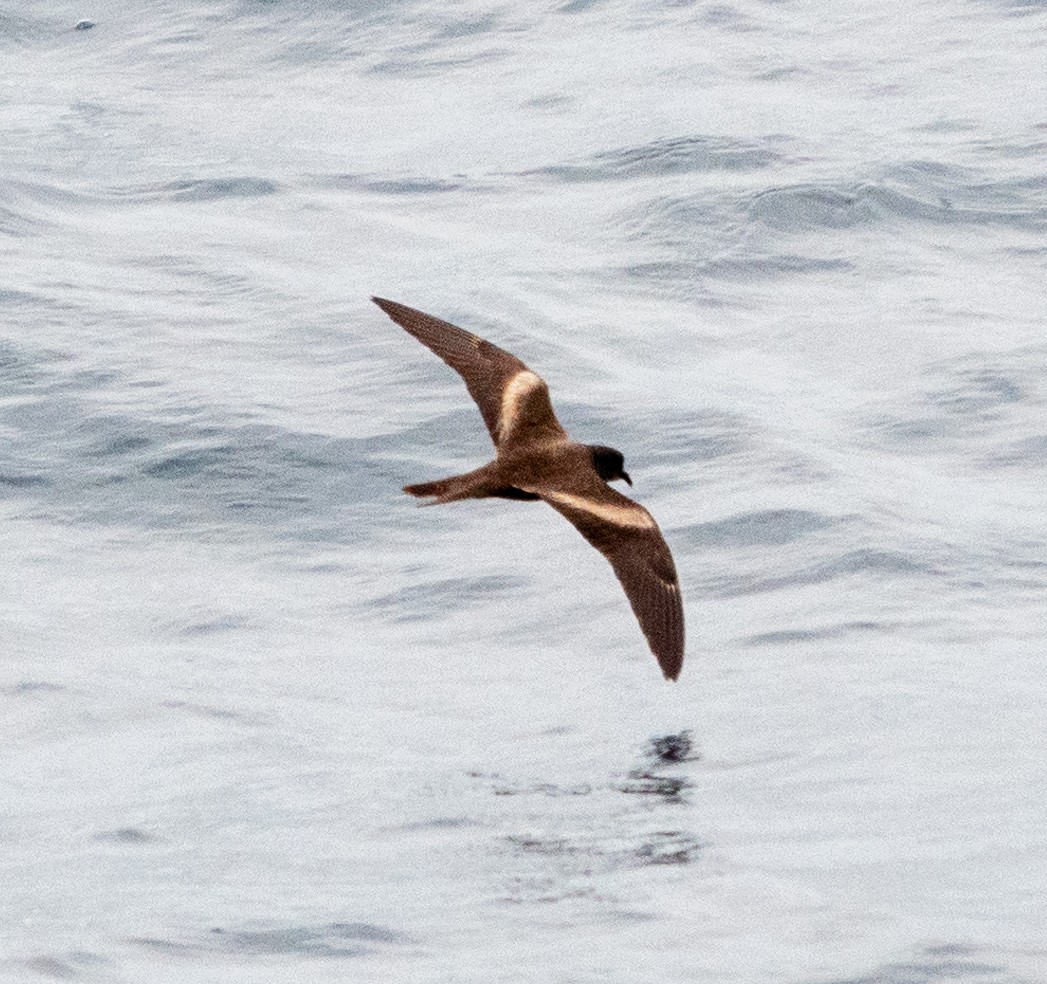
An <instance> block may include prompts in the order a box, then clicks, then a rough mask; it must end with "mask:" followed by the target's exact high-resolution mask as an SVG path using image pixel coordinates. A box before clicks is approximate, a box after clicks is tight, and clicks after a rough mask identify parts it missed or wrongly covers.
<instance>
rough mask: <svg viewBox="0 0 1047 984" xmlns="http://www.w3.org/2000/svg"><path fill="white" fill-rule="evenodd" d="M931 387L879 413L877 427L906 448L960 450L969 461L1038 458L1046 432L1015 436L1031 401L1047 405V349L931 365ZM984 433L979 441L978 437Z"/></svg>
mask: <svg viewBox="0 0 1047 984" xmlns="http://www.w3.org/2000/svg"><path fill="white" fill-rule="evenodd" d="M925 375H926V378H927V382H926V390H925V392H924V393H923V395H922V396H920V397H919V398H917V400H916V401H915V402H914V405H913V406H911V407H910V408H907V410H905V411H901V412H895V413H890V414H883V415H881V416H879V417H877V418H874V419H873V420H872V421H871V422H870V424H869V425H868V426H869V429H870V431H871V432H872V433H873V434H875V435H876V436H878V437H879V438H881V439H883V440H885V441H887V442H888V443H889V446H890V447H891V448H892V450H895V451H898V452H901V453H909V454H912V453H920V454H926V453H927V452H928V451H935V452H938V453H953V454H955V455H957V456H960V457H962V458H963V459H965V460H967V461H974V462H975V463H978V464H982V465H987V466H989V467H997V466H999V465H1013V464H1018V465H1021V464H1024V463H1032V464H1036V458H1037V442H1038V436H1036V435H1031V436H1028V437H1026V438H1022V439H1019V440H1020V441H1026V442H1031V443H1029V444H1027V445H1025V446H1022V445H1021V444H1020V443H1019V442H1015V440H1014V438H1013V434H1014V431H1015V429H1016V428H1026V427H1027V426H1028V425H1027V423H1026V419H1027V415H1028V413H1029V409H1030V408H1037V409H1039V408H1042V407H1044V406H1045V405H1047V386H1045V384H1044V380H1045V379H1047V350H1045V349H1044V348H1043V347H1042V346H1034V347H1027V348H1024V349H1017V350H1014V351H1012V352H1009V353H1006V354H1004V353H973V354H971V355H967V356H964V357H963V358H960V359H949V360H946V361H943V362H939V363H937V364H934V365H932V366H930V367H929V368H928V369H927V370H926V373H925ZM974 441H977V442H978V443H977V444H975V443H973V442H974Z"/></svg>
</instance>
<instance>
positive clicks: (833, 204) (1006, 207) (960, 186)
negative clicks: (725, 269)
mask: <svg viewBox="0 0 1047 984" xmlns="http://www.w3.org/2000/svg"><path fill="white" fill-rule="evenodd" d="M746 211H747V214H748V217H749V219H750V220H751V221H754V222H759V223H761V224H762V225H765V226H768V227H770V228H773V229H776V230H779V231H783V232H805V231H809V230H811V229H851V228H855V227H859V226H869V225H874V224H878V223H881V222H885V221H890V220H902V221H905V222H913V223H918V224H931V225H943V224H948V225H973V226H985V225H1005V226H1009V227H1013V228H1023V229H1028V230H1030V231H1037V230H1042V229H1043V227H1044V226H1045V225H1047V208H1035V207H1030V205H1029V196H1028V195H1027V194H1022V193H1021V189H1020V188H1016V187H1013V186H1012V185H1011V184H1009V183H1007V182H990V181H987V180H985V179H981V178H980V176H979V175H978V173H977V172H975V171H972V170H971V169H968V168H960V167H954V166H946V165H943V164H938V163H936V162H930V161H911V162H908V163H906V164H900V165H895V166H893V167H891V168H889V169H888V170H887V171H886V172H885V173H884V174H883V176H882V177H881V178H880V179H878V180H875V181H868V182H862V183H855V184H831V183H825V184H818V185H815V184H801V185H788V186H783V187H778V188H770V189H767V190H766V191H760V192H757V193H756V194H754V195H753V196H752V197H751V198H750V199H749V202H748V207H747V210H746Z"/></svg>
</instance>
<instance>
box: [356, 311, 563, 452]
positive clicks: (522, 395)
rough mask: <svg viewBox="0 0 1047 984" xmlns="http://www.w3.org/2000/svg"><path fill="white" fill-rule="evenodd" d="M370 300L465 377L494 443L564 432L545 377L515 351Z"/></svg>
mask: <svg viewBox="0 0 1047 984" xmlns="http://www.w3.org/2000/svg"><path fill="white" fill-rule="evenodd" d="M371 300H372V301H374V302H375V304H377V305H378V306H379V307H380V308H381V309H382V310H383V311H384V312H385V313H386V314H387V315H389V317H390V318H392V319H393V321H395V322H396V323H397V324H398V325H399V326H400V327H401V328H403V329H404V330H405V331H406V332H408V333H409V334H411V335H414V337H415V338H417V339H418V341H420V342H421V343H422V344H423V345H425V346H427V347H428V348H429V349H431V350H432V351H433V352H435V353H436V354H437V355H438V356H440V358H441V359H443V360H444V362H446V363H447V364H448V365H449V366H450V367H451V368H452V369H454V370H455V371H456V372H457V373H458V374H459V375H460V376H461V377H462V379H464V380H465V385H466V388H467V389H468V390H469V395H470V396H472V398H473V399H474V400H475V401H476V405H477V406H478V407H479V408H480V413H481V414H483V418H484V423H485V424H486V425H487V430H488V431H489V432H490V434H491V440H493V441H494V444H495V447H496V448H499V449H502V448H503V447H504V446H505V445H506V444H507V443H521V444H523V443H527V442H528V441H532V440H536V439H541V438H546V439H548V438H552V439H563V438H566V437H567V432H566V431H565V430H564V429H563V427H561V426H560V422H559V421H558V420H557V419H556V414H555V413H554V412H553V407H552V403H551V402H550V400H549V388H548V387H547V386H546V385H545V381H544V380H543V379H542V378H541V377H540V376H539V375H538V374H537V373H534V372H532V371H531V370H530V369H528V368H527V366H525V365H524V364H523V363H522V362H521V361H520V360H519V359H518V358H516V356H515V355H510V354H509V353H508V352H506V351H505V350H504V349H500V348H499V347H498V346H497V345H492V344H491V343H490V342H488V341H485V340H484V339H482V338H480V337H479V336H478V335H473V334H471V333H470V332H468V331H464V330H463V329H461V328H458V327H457V326H456V325H452V324H451V323H450V322H448V321H441V320H440V319H439V318H434V317H433V316H432V315H430V314H424V313H423V312H421V311H416V310H415V309H414V308H409V307H406V306H405V305H403V304H397V303H396V302H395V301H387V300H385V299H384V298H381V297H372V298H371Z"/></svg>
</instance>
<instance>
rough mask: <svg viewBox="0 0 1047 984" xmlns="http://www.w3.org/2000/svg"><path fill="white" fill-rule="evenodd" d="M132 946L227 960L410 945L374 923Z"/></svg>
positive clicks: (216, 931) (228, 933) (354, 953)
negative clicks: (235, 957)
mask: <svg viewBox="0 0 1047 984" xmlns="http://www.w3.org/2000/svg"><path fill="white" fill-rule="evenodd" d="M130 942H132V943H135V944H137V945H138V946H142V947H146V948H148V949H151V950H159V951H162V952H166V953H178V954H184V955H187V956H191V955H194V954H195V955H201V956H202V955H205V954H214V953H222V954H227V955H229V956H259V957H262V956H292V955H298V956H306V957H359V956H365V955H367V954H370V953H374V952H375V950H376V949H377V948H378V947H379V946H391V945H402V944H405V943H408V942H410V938H409V937H408V936H406V935H405V934H403V933H399V932H396V931H395V930H392V929H389V928H388V927H385V926H379V925H376V924H374V923H366V922H349V923H340V922H334V923H325V924H321V925H317V926H310V925H305V926H286V927H278V928H273V929H228V928H225V927H215V928H213V929H211V930H210V931H208V932H206V933H204V934H201V935H200V936H198V937H196V938H195V939H189V940H172V939H164V938H162V937H134V938H132V939H131V941H130Z"/></svg>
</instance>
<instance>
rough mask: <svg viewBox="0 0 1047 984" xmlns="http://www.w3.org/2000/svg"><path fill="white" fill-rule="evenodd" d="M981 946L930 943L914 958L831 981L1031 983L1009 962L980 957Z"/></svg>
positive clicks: (843, 983)
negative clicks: (1012, 967)
mask: <svg viewBox="0 0 1047 984" xmlns="http://www.w3.org/2000/svg"><path fill="white" fill-rule="evenodd" d="M982 952H984V951H983V950H982V948H980V947H973V946H966V945H963V944H957V943H946V944H939V945H937V946H928V947H925V948H923V949H921V950H919V951H917V953H916V955H915V956H914V957H913V958H912V959H911V960H905V961H899V962H897V963H888V964H884V965H883V966H882V967H880V968H878V969H876V970H874V971H872V972H870V973H868V974H861V975H859V976H856V977H843V978H834V979H833V980H832V984H1032V980H1031V979H1030V978H1028V977H1025V976H1024V975H1022V974H1018V973H1016V972H1014V971H1012V970H1010V969H1009V968H1008V967H1007V965H1006V963H1003V962H999V961H991V962H990V961H987V960H984V959H980V958H979V956H978V955H979V954H980V953H982Z"/></svg>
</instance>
